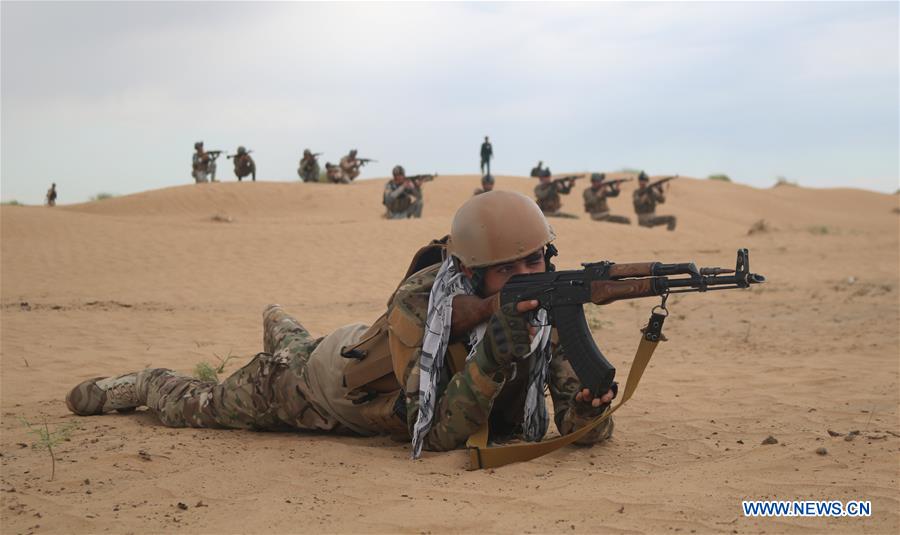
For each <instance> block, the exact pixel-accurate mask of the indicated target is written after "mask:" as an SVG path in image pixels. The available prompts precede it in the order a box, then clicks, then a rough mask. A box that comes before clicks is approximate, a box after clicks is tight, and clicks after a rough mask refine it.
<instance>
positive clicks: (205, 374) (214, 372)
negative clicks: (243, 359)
mask: <svg viewBox="0 0 900 535" xmlns="http://www.w3.org/2000/svg"><path fill="white" fill-rule="evenodd" d="M213 356H215V357H216V360H218V361H219V365H218V366H213V365H212V364H210V363H209V362H206V361H205V360H204V361H200V362H198V363H197V365H196V366H194V377H196V378H197V379H200V380H201V381H204V382H207V383H218V382H219V374H221V373H222V372H224V371H225V365H226V364H228V361H229V360H231V359H233V358H234V357H235V356H234V355H232V354H231V351H229V352H228V355H226V356H225V357H224V358H223V357H220V356H219V355H217V354H215V353H213Z"/></svg>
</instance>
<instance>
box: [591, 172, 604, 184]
mask: <svg viewBox="0 0 900 535" xmlns="http://www.w3.org/2000/svg"><path fill="white" fill-rule="evenodd" d="M604 180H606V174H604V173H591V182H603V181H604Z"/></svg>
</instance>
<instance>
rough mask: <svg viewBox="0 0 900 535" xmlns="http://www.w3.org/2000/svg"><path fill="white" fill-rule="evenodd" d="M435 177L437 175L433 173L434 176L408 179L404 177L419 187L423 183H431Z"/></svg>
mask: <svg viewBox="0 0 900 535" xmlns="http://www.w3.org/2000/svg"><path fill="white" fill-rule="evenodd" d="M437 176H438V174H437V173H434V174H431V175H413V176H408V177H406V178H407V180H412V181H414V182H415V183H416V184H419V185H421V184H423V183H425V182H431V181H432V180H434V179H435V177H437Z"/></svg>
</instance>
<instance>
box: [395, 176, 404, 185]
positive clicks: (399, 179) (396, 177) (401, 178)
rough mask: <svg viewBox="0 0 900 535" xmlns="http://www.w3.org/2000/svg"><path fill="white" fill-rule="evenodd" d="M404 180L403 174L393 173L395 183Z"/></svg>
mask: <svg viewBox="0 0 900 535" xmlns="http://www.w3.org/2000/svg"><path fill="white" fill-rule="evenodd" d="M405 180H406V177H405V176H403V175H394V182H395V183H397V184H402V183H403V182H404V181H405Z"/></svg>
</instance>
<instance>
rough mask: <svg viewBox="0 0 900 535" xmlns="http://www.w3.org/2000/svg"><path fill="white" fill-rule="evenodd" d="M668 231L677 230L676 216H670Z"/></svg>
mask: <svg viewBox="0 0 900 535" xmlns="http://www.w3.org/2000/svg"><path fill="white" fill-rule="evenodd" d="M666 228H667V229H668V230H675V216H673V215H671V216H669V223H668V225H666Z"/></svg>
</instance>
